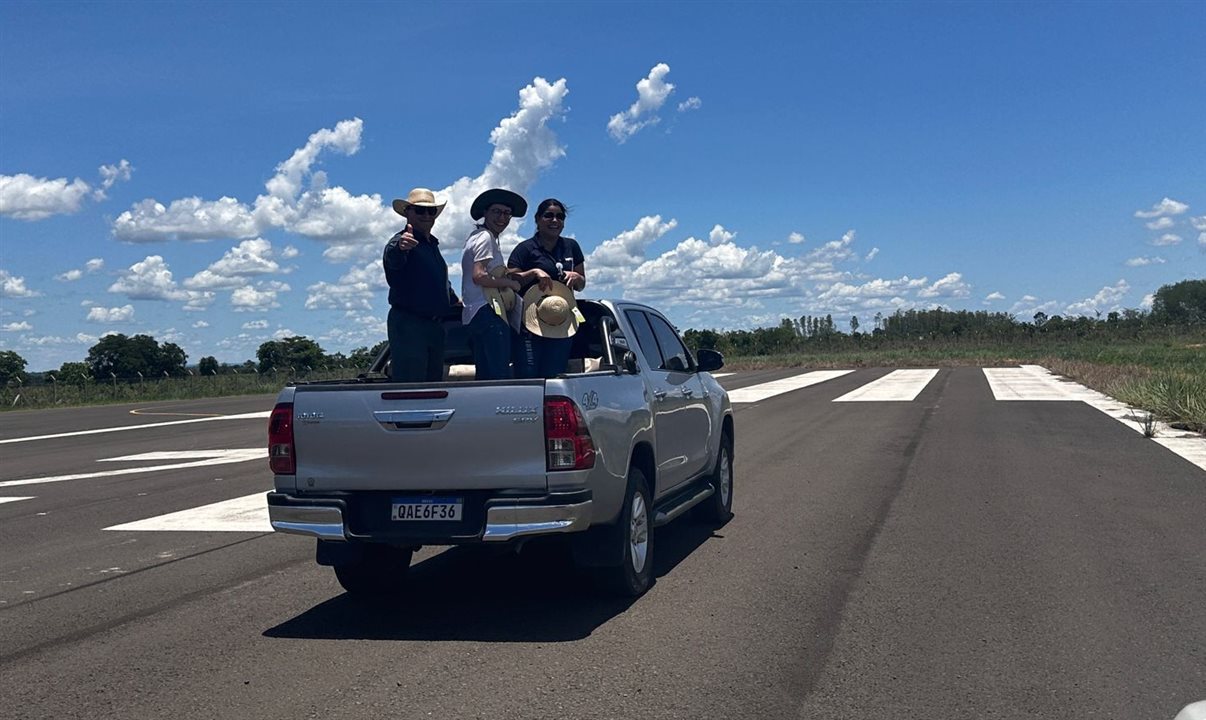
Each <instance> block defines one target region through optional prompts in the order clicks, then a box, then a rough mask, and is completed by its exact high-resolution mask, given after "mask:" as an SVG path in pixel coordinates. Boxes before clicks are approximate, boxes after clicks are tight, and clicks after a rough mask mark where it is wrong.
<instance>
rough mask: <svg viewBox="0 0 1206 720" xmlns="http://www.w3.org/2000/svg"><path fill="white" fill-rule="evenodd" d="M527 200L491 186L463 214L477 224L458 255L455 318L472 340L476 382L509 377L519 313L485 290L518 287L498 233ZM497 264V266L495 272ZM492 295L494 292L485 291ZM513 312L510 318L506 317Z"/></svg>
mask: <svg viewBox="0 0 1206 720" xmlns="http://www.w3.org/2000/svg"><path fill="white" fill-rule="evenodd" d="M527 211H528V203H527V201H526V200H524V199H523V198H522V197H520V196H519V195H517V194H516V193H513V192H511V191H510V190H504V189H502V188H493V189H490V190H487V191H485V192H484V193H482V194H481V195H478V196H477V199H476V200H474V201H473V205H472V206H471V207H470V209H469V215H470V217H472V218H473V219H474V220H477V221H478V225H477V227H475V228H474V230H473V232H472V233H470V234H469V237H468V238H466V239H465V252H464V253H462V255H461V301H462V302H463V303H464V310H463V311H462V312H461V322H462V323H464V324H465V325H467V326H468V327H469V337H470V338H471V339H472V340H473V361H474V364H475V366H476V368H477V369H476V372H475V374H474V378H475V379H477V380H504V379H508V378H510V377H512V372H511V366H510V362H511V341H512V336H513V334H514V333H516V332H518V327H519V323H520V321H521V318H522V311H521V310H520V308H519V303H513V305H512V308H511V309H510V310H508V309H507V308H506V307H505V305H504V304H503V303H501V302H499V301H498V300H497V298H496V297H495V298H491V297H488V293H487V292H486V289H488V288H494V289H499V290H504V289H507V290H512V291H517V290H519V283H518V282H517V281H516V280H515V279H513V278H512V277H510V275H509V274H508V271H507V268H506V265H507V263H506V259H505V258H504V257H503V254H502V246H501V245H500V244H499V237H500V236H501V235H502V233H503V230H506V228H507V225H509V224H510V223H511V218H513V217H523V216H524V214H525V213H527ZM498 268H502V270H501V271H499V270H498ZM489 295H494V293H489ZM512 316H513V317H512Z"/></svg>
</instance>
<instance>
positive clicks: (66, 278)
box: [54, 270, 84, 282]
mask: <svg viewBox="0 0 1206 720" xmlns="http://www.w3.org/2000/svg"><path fill="white" fill-rule="evenodd" d="M82 277H84V271H83V270H68V271H67V272H64V273H59V274H58V275H55V276H54V279H55V280H58V281H60V282H75V281H76V280H79V279H80V278H82Z"/></svg>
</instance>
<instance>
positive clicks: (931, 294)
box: [917, 273, 971, 298]
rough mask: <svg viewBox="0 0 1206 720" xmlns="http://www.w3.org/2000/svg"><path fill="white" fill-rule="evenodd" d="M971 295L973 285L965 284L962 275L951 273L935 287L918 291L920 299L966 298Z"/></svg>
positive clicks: (935, 284)
mask: <svg viewBox="0 0 1206 720" xmlns="http://www.w3.org/2000/svg"><path fill="white" fill-rule="evenodd" d="M969 295H971V285H968V284H967V283H965V282H963V275H961V274H960V273H949V274H948V275H947V276H946V277H944V278H942V279H941V280H939V281H938V282H936V283H934V284H933V285H930V286H929V287H927V288H925V289H923V290H919V291H917V297H919V298H936V297H949V298H965V297H968V296H969Z"/></svg>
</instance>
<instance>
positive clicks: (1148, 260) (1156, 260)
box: [1126, 256, 1166, 267]
mask: <svg viewBox="0 0 1206 720" xmlns="http://www.w3.org/2000/svg"><path fill="white" fill-rule="evenodd" d="M1165 262H1166V261H1165V260H1164V258H1162V257H1159V256H1155V257H1133V258H1131V259H1130V260H1127V261H1126V266H1127V267H1144V266H1146V265H1163V264H1164V263H1165Z"/></svg>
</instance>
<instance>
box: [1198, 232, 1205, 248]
mask: <svg viewBox="0 0 1206 720" xmlns="http://www.w3.org/2000/svg"><path fill="white" fill-rule="evenodd" d="M1198 247H1200V248H1202V249H1203V250H1206V232H1204V233H1200V234H1199V235H1198Z"/></svg>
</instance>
